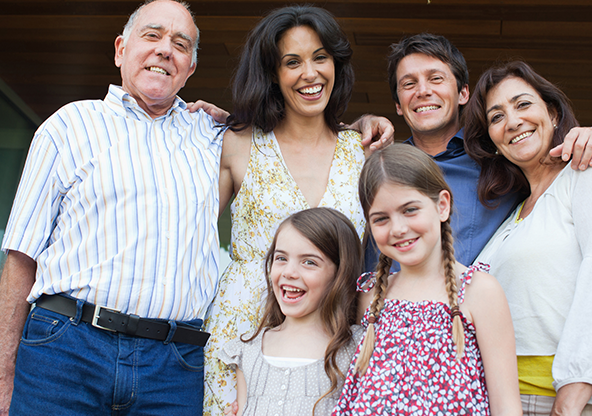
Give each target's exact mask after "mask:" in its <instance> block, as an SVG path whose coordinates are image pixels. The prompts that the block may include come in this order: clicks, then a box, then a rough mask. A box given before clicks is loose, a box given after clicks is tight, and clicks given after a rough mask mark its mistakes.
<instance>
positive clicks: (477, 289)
mask: <svg viewBox="0 0 592 416" xmlns="http://www.w3.org/2000/svg"><path fill="white" fill-rule="evenodd" d="M465 290H466V292H465V302H464V303H465V304H466V306H467V307H468V308H469V309H470V310H471V314H474V312H475V311H476V310H481V309H484V310H489V309H490V307H494V308H495V307H496V305H499V302H502V303H504V302H506V295H505V293H504V290H503V289H502V287H501V285H500V284H499V282H498V281H497V279H496V278H495V277H494V276H492V275H490V274H489V273H485V272H482V271H475V272H474V273H473V276H472V279H471V283H470V284H468V285H466V289H465Z"/></svg>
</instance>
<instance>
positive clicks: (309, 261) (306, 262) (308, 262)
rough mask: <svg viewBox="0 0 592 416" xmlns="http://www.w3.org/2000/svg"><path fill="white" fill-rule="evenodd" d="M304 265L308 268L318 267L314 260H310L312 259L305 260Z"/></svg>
mask: <svg viewBox="0 0 592 416" xmlns="http://www.w3.org/2000/svg"><path fill="white" fill-rule="evenodd" d="M303 263H304V264H305V265H307V266H316V265H317V263H316V262H315V261H314V260H310V259H306V260H304V262H303Z"/></svg>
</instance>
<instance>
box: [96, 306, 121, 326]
mask: <svg viewBox="0 0 592 416" xmlns="http://www.w3.org/2000/svg"><path fill="white" fill-rule="evenodd" d="M103 309H104V310H106V311H110V312H115V313H119V311H118V310H117V309H111V308H106V307H104V306H99V305H96V306H95V312H94V313H93V319H92V322H91V325H92V326H94V327H95V328H99V329H102V330H104V331H109V332H117V331H116V330H114V329H111V328H106V327H104V326H101V325H99V318H100V317H101V316H100V315H101V310H103Z"/></svg>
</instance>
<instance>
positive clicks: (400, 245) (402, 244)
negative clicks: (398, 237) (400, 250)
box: [396, 238, 417, 247]
mask: <svg viewBox="0 0 592 416" xmlns="http://www.w3.org/2000/svg"><path fill="white" fill-rule="evenodd" d="M416 240H417V238H415V239H413V240H408V241H405V242H404V243H400V244H396V246H397V247H407V246H409V245H410V244H413V243H414V242H415V241H416Z"/></svg>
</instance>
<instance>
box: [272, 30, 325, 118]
mask: <svg viewBox="0 0 592 416" xmlns="http://www.w3.org/2000/svg"><path fill="white" fill-rule="evenodd" d="M278 49H279V52H280V63H279V66H278V68H277V80H278V84H279V86H280V90H281V92H282V95H283V97H284V102H285V108H286V115H287V116H288V115H294V114H296V115H299V116H304V117H315V116H319V115H323V112H324V111H325V107H327V104H328V102H329V98H330V97H331V92H332V91H333V85H334V82H335V65H334V63H333V57H332V56H331V55H329V53H327V51H326V50H325V48H324V47H323V44H322V43H321V40H320V38H319V36H318V35H317V34H316V32H315V31H314V30H312V29H311V28H310V27H308V26H297V27H293V28H291V29H289V30H287V31H286V33H284V35H283V36H282V38H281V39H280V41H279V42H278Z"/></svg>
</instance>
